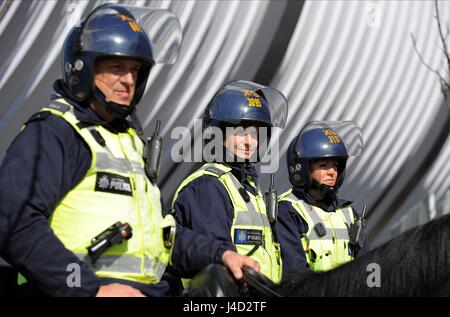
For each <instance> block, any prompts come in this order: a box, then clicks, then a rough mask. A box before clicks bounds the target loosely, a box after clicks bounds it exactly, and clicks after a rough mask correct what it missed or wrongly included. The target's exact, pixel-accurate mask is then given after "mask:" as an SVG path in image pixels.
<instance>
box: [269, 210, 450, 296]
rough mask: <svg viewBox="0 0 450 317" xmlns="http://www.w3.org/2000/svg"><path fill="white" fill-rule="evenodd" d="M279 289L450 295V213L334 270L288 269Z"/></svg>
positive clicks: (294, 293) (306, 292) (304, 293)
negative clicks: (306, 270)
mask: <svg viewBox="0 0 450 317" xmlns="http://www.w3.org/2000/svg"><path fill="white" fill-rule="evenodd" d="M276 291H277V292H279V293H280V294H281V295H283V296H443V295H447V296H448V295H450V215H446V216H444V217H441V218H438V219H436V220H433V221H431V222H429V223H427V224H425V225H422V226H420V227H417V228H413V229H411V230H409V231H407V232H405V233H403V234H401V235H400V236H398V237H397V238H395V239H393V240H391V241H389V242H387V243H385V244H384V245H382V246H380V247H378V248H376V249H374V250H372V251H370V252H368V253H366V254H365V255H362V256H360V257H359V258H357V259H356V260H354V261H352V262H350V263H347V264H345V265H342V266H341V267H338V268H336V269H334V270H331V271H328V272H324V273H312V272H301V273H299V272H291V273H288V274H286V276H285V278H284V279H283V283H281V285H280V286H278V287H277V288H276Z"/></svg>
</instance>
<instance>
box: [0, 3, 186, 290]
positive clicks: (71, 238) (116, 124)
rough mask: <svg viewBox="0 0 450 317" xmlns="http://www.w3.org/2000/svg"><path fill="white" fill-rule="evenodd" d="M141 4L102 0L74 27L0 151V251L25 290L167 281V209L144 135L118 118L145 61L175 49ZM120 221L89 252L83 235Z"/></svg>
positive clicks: (174, 26)
mask: <svg viewBox="0 0 450 317" xmlns="http://www.w3.org/2000/svg"><path fill="white" fill-rule="evenodd" d="M144 9H145V8H136V7H135V8H130V7H124V6H119V5H110V4H107V5H102V6H100V7H97V8H96V9H95V10H94V11H93V12H92V13H91V14H90V15H89V16H88V17H87V18H86V19H85V20H84V22H83V23H82V24H81V25H80V26H77V27H74V28H73V29H72V30H71V32H70V33H69V35H68V36H67V39H66V42H65V44H64V52H63V59H62V75H63V76H62V79H60V80H57V81H56V82H55V84H54V89H55V92H56V94H55V95H54V96H53V98H52V101H51V102H50V103H49V104H48V105H47V106H45V107H44V108H43V109H42V110H41V111H40V112H39V113H37V114H35V115H33V116H32V117H31V118H30V119H29V120H28V122H26V124H25V127H24V129H23V130H22V132H21V133H20V134H19V135H18V136H17V137H16V139H15V140H14V142H13V143H12V145H11V146H10V148H9V150H8V152H7V154H6V156H5V158H4V160H3V163H2V166H1V168H0V182H1V183H2V184H4V185H6V184H7V186H3V187H2V188H1V189H0V201H1V203H0V254H1V255H2V256H3V257H4V258H5V259H6V260H7V261H8V262H9V263H11V264H12V265H13V266H14V267H15V268H16V269H17V270H18V271H20V272H21V273H22V274H23V275H24V276H25V277H26V279H27V283H26V286H27V287H26V288H25V289H27V290H28V291H29V292H30V293H29V294H37V293H38V294H46V295H54V296H93V295H98V296H143V295H149V296H159V295H163V294H164V293H165V292H166V291H167V289H168V286H167V283H165V282H164V281H161V276H162V274H163V272H164V271H165V267H166V265H167V264H168V263H169V257H170V241H164V238H163V227H165V226H169V225H170V224H174V221H172V222H171V221H170V218H163V217H162V214H161V203H160V193H159V190H158V188H157V186H156V185H155V184H154V183H152V182H151V181H150V180H149V178H148V177H147V176H146V173H145V172H144V161H143V147H144V144H143V142H142V141H141V139H140V138H139V137H138V136H137V134H136V132H135V130H134V129H133V128H132V127H131V126H130V124H129V122H128V121H127V120H126V118H127V116H128V115H130V114H131V113H132V112H133V111H134V109H135V106H136V104H137V103H138V102H139V100H140V99H141V97H142V96H143V94H144V90H145V86H146V83H147V78H148V75H149V73H150V69H151V68H152V66H153V65H154V64H155V63H158V62H161V63H166V62H170V59H171V58H170V57H169V56H168V55H165V56H163V57H161V58H160V59H159V60H157V59H156V57H155V56H156V55H155V50H157V49H158V45H157V44H155V43H151V41H150V39H149V37H148V35H147V34H146V32H145V31H144V29H143V28H142V27H141V25H140V20H139V18H138V17H142V19H144V18H145V17H146V18H148V19H149V20H147V22H148V21H151V15H149V14H148V13H149V12H150V11H148V9H145V10H144ZM140 13H144V14H143V15H142V14H140ZM146 14H147V15H146ZM158 16H159V17H161V16H163V19H162V20H161V21H166V22H165V23H166V24H163V25H162V31H164V29H166V30H170V32H179V34H176V35H175V36H172V37H171V38H176V39H179V40H181V31H180V30H181V28H180V27H179V23H178V20H177V19H176V17H175V16H174V15H173V14H172V13H171V12H170V11H165V10H159V11H158ZM141 21H143V20H141ZM167 23H168V24H171V25H168V24H167ZM174 30H175V31H174ZM177 30H178V31H177ZM172 35H173V34H172ZM162 38H164V37H162ZM178 44H180V43H178ZM174 47H176V45H175V46H172V49H173V48H174ZM178 47H179V45H178ZM175 51H176V50H175ZM171 52H172V53H173V52H174V50H172V51H171ZM172 57H173V56H172ZM172 61H173V59H172ZM117 222H121V223H123V224H125V223H128V224H129V226H131V228H132V236H131V238H130V234H129V233H130V232H128V236H127V238H129V240H126V241H123V242H122V243H121V244H118V245H115V246H113V247H111V248H109V249H108V250H106V252H105V253H104V254H102V255H101V256H100V257H99V259H98V260H97V261H96V262H95V261H93V259H90V258H89V256H88V254H87V247H88V246H89V245H90V244H91V240H92V239H93V238H94V237H95V236H97V235H98V234H99V233H100V232H102V231H104V230H105V229H106V228H108V227H110V226H111V225H112V224H114V223H117ZM122 228H127V229H129V228H130V227H127V226H125V227H122ZM165 242H166V244H165ZM94 262H95V263H94ZM71 273H74V274H79V279H78V280H79V283H77V281H76V280H77V279H76V277H75V275H72V276H71V277H70V274H71ZM71 278H72V280H71Z"/></svg>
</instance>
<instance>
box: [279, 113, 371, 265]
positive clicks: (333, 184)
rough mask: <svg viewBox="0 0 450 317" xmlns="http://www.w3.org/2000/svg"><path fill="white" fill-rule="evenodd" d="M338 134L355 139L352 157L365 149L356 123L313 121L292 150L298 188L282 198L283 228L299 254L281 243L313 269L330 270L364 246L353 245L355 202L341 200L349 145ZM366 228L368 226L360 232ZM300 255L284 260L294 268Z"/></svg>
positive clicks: (293, 178) (292, 174) (291, 171)
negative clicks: (293, 240)
mask: <svg viewBox="0 0 450 317" xmlns="http://www.w3.org/2000/svg"><path fill="white" fill-rule="evenodd" d="M336 131H343V132H344V131H346V133H347V135H348V139H349V140H350V139H352V140H353V141H354V142H353V143H352V145H351V146H352V154H353V155H355V154H357V152H359V151H360V150H361V148H362V133H361V130H360V129H359V127H358V126H357V125H356V124H355V123H354V122H313V123H311V124H308V125H307V126H305V127H304V128H303V129H302V131H301V132H300V134H299V135H298V136H297V137H296V138H295V139H294V140H293V141H292V142H291V144H290V146H289V149H288V155H287V160H288V171H289V180H290V182H291V183H292V185H293V188H292V189H290V190H288V191H287V192H286V193H284V194H282V195H280V197H279V218H278V220H279V225H280V226H282V227H285V229H286V230H284V231H280V234H281V235H285V233H286V232H289V234H290V236H286V237H283V238H285V239H292V237H296V239H297V243H298V245H297V246H296V247H295V251H294V250H286V248H290V247H291V245H290V244H283V245H282V248H281V250H282V252H284V254H286V255H290V254H296V255H297V256H298V257H301V256H302V255H303V254H306V259H307V262H308V265H309V268H310V269H311V270H313V271H326V270H330V269H333V268H335V267H337V266H339V265H341V264H343V263H346V262H348V261H350V260H352V259H353V258H354V257H355V256H356V253H357V252H358V251H359V250H360V248H361V247H362V242H361V241H362V240H363V236H362V234H361V233H362V231H361V230H360V232H359V239H357V240H359V241H351V234H352V233H356V230H358V228H356V227H355V226H356V224H355V217H356V214H355V211H354V209H353V208H352V206H351V204H352V202H351V201H347V200H342V199H341V198H339V197H338V196H337V192H338V189H339V187H340V186H341V185H342V183H343V182H344V178H345V168H346V163H347V159H348V157H349V151H348V148H349V144H348V143H347V145H346V144H345V143H344V140H343V139H341V136H340V135H339V134H338V133H337V132H336ZM361 229H363V228H361ZM298 257H297V259H296V258H292V257H283V261H285V262H287V263H285V264H286V266H288V267H295V266H296V265H297V263H296V262H298V261H297V260H298Z"/></svg>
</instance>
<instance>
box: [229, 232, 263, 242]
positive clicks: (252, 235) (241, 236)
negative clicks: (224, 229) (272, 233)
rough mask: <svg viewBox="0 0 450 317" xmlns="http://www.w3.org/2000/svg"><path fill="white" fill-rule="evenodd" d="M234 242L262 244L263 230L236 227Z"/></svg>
mask: <svg viewBox="0 0 450 317" xmlns="http://www.w3.org/2000/svg"><path fill="white" fill-rule="evenodd" d="M234 244H253V245H262V244H263V235H262V231H261V230H254V229H234Z"/></svg>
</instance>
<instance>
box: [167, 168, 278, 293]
mask: <svg viewBox="0 0 450 317" xmlns="http://www.w3.org/2000/svg"><path fill="white" fill-rule="evenodd" d="M230 171H231V168H230V167H227V166H225V165H222V164H217V163H207V164H204V165H203V166H202V167H201V168H200V169H198V170H197V171H196V172H194V173H193V174H191V175H190V176H188V177H187V178H186V179H185V180H184V181H183V182H182V183H181V185H180V186H179V187H178V189H177V191H176V192H175V195H174V198H173V202H172V205H173V204H174V203H175V201H176V199H177V197H178V193H179V192H180V191H181V190H182V189H183V188H184V187H185V186H186V185H188V184H189V183H190V182H191V181H193V180H194V179H196V178H198V177H200V176H203V175H210V176H213V177H216V178H217V179H218V180H219V181H220V182H221V183H222V185H223V186H224V187H225V188H226V190H227V192H228V195H229V197H230V200H231V203H232V204H233V209H234V218H233V224H232V226H231V239H232V241H233V243H234V244H235V245H236V249H237V252H238V253H239V254H242V255H250V256H251V257H252V258H254V259H255V260H256V261H258V263H259V265H260V268H261V271H260V272H261V273H263V274H264V275H266V276H267V277H268V278H269V279H271V280H272V281H273V282H274V283H279V282H280V281H281V255H280V247H279V244H278V243H277V242H275V241H274V240H273V235H272V229H271V227H270V223H269V220H268V218H267V214H266V204H265V202H264V199H263V197H262V195H261V192H260V191H259V189H258V195H256V196H255V195H253V194H252V193H250V192H248V191H246V190H245V189H244V187H243V186H242V185H241V183H240V182H239V181H238V180H237V178H236V177H235V176H234V175H233V174H232V173H231V172H230ZM252 186H253V187H255V188H256V186H254V183H252ZM240 189H241V191H242V190H244V191H245V192H246V193H247V194H248V197H249V198H250V201H249V202H246V201H245V200H244V198H243V197H242V195H241V194H240V193H239V190H240ZM255 233H256V234H255ZM252 235H253V238H254V237H261V238H262V239H261V240H260V241H259V242H256V241H255V242H254V243H252V244H250V243H251V242H250V241H249V240H251V239H252ZM258 244H259V246H258ZM184 284H185V285H186V283H184Z"/></svg>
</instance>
